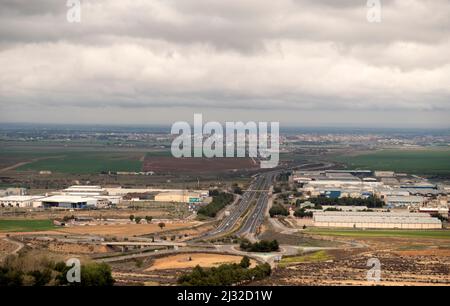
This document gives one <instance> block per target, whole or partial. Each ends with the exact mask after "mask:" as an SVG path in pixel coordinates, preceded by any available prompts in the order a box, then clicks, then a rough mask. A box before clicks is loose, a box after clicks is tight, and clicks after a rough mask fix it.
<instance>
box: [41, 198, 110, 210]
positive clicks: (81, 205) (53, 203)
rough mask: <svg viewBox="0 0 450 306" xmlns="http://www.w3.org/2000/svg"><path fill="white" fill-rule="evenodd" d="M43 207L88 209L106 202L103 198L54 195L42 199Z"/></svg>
mask: <svg viewBox="0 0 450 306" xmlns="http://www.w3.org/2000/svg"><path fill="white" fill-rule="evenodd" d="M40 201H41V206H42V207H43V208H64V209H87V208H96V207H97V205H98V204H99V203H100V205H103V204H104V201H102V200H101V199H96V198H93V197H82V196H72V195H54V196H50V197H46V198H42V199H40Z"/></svg>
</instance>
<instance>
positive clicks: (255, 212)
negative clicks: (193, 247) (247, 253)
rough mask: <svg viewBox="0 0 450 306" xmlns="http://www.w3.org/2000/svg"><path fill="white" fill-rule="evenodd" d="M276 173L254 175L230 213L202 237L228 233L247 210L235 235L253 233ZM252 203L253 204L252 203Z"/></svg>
mask: <svg viewBox="0 0 450 306" xmlns="http://www.w3.org/2000/svg"><path fill="white" fill-rule="evenodd" d="M277 174H278V172H268V173H262V174H259V175H258V176H256V177H255V179H254V180H253V182H252V183H251V184H250V186H249V188H248V189H247V190H246V191H245V192H244V194H243V195H242V199H241V200H240V202H239V203H238V204H237V205H236V207H235V208H234V209H233V210H231V211H230V215H228V216H226V217H225V218H224V219H223V220H222V222H221V223H220V224H219V226H218V227H217V228H216V229H214V230H213V231H211V232H209V233H208V234H206V235H205V236H203V237H202V238H212V237H216V236H221V235H223V234H226V233H230V232H231V231H232V230H233V229H235V227H236V225H237V223H238V221H239V220H240V219H241V218H242V217H244V216H245V215H246V214H247V213H248V212H249V211H250V213H249V214H248V217H247V218H246V220H245V221H244V222H243V224H242V227H241V228H240V229H239V230H238V231H237V235H240V236H241V235H246V234H249V233H250V234H255V233H256V231H257V229H258V228H259V226H260V225H261V224H262V222H263V221H264V214H265V211H266V208H267V202H268V192H269V188H270V186H271V185H272V182H273V180H274V178H275V176H276V175H277ZM253 203H255V205H252V204H253Z"/></svg>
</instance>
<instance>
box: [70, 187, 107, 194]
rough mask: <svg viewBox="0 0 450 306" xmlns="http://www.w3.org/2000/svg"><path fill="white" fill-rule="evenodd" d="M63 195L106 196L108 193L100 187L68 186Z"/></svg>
mask: <svg viewBox="0 0 450 306" xmlns="http://www.w3.org/2000/svg"><path fill="white" fill-rule="evenodd" d="M63 193H64V194H66V195H74V196H101V195H107V194H108V192H107V191H106V190H105V189H104V188H102V187H101V186H83V185H75V186H70V187H69V188H67V189H64V190H63Z"/></svg>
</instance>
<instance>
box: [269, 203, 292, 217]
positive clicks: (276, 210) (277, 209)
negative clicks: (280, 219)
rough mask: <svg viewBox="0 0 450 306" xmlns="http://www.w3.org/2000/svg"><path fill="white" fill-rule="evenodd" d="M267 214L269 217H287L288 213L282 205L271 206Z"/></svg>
mask: <svg viewBox="0 0 450 306" xmlns="http://www.w3.org/2000/svg"><path fill="white" fill-rule="evenodd" d="M269 214H270V216H271V217H274V216H287V215H289V211H288V210H287V209H286V208H285V207H284V206H282V205H273V206H272V207H271V208H270V210H269Z"/></svg>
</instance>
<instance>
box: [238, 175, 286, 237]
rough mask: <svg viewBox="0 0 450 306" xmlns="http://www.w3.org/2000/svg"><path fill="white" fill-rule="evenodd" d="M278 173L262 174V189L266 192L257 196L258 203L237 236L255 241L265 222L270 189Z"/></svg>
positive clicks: (252, 208)
mask: <svg viewBox="0 0 450 306" xmlns="http://www.w3.org/2000/svg"><path fill="white" fill-rule="evenodd" d="M277 174H278V172H268V173H265V174H261V179H262V180H263V183H262V186H261V189H262V190H264V191H262V192H260V193H259V194H258V195H257V196H256V203H255V205H254V206H253V207H251V211H250V213H249V216H248V218H247V219H246V220H245V221H244V222H243V224H242V226H241V228H240V229H239V230H238V231H237V233H236V234H237V235H238V236H241V237H245V238H248V239H249V240H252V241H255V240H257V239H256V234H257V232H258V229H259V227H260V226H261V225H262V223H263V222H264V218H265V215H266V211H267V206H268V201H269V196H270V195H269V193H270V191H269V189H270V187H271V186H272V183H273V181H274V179H275V177H276V176H277Z"/></svg>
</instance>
